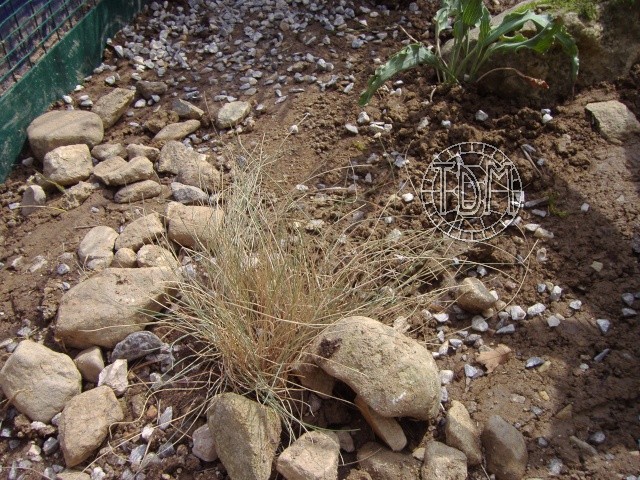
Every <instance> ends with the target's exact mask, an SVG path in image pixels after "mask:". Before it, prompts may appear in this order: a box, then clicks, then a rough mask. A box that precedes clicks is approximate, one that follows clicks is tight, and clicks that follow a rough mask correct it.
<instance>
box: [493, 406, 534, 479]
mask: <svg viewBox="0 0 640 480" xmlns="http://www.w3.org/2000/svg"><path fill="white" fill-rule="evenodd" d="M482 446H483V447H484V451H485V456H486V460H487V471H488V472H489V473H492V474H494V475H495V476H496V480H521V479H522V478H523V477H524V474H525V473H526V471H527V462H528V461H529V453H528V452H527V445H526V443H525V441H524V437H523V436H522V433H520V432H519V431H518V430H517V429H516V428H515V427H514V426H513V425H511V424H509V423H508V422H506V421H505V420H504V419H503V418H502V417H500V416H499V415H493V416H491V417H490V418H489V420H488V421H487V423H486V424H485V426H484V430H483V431H482Z"/></svg>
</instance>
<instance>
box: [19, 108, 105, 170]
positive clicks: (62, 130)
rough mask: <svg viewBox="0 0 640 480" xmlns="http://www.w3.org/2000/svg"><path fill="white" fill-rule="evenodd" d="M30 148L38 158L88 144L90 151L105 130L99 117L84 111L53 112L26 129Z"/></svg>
mask: <svg viewBox="0 0 640 480" xmlns="http://www.w3.org/2000/svg"><path fill="white" fill-rule="evenodd" d="M27 136H28V138H29V146H30V147H31V151H33V154H34V155H35V157H36V158H38V159H39V160H42V159H44V156H45V155H46V154H47V153H48V152H50V151H51V150H53V149H54V148H57V147H62V146H65V145H78V144H85V145H87V146H88V147H89V148H92V147H94V146H95V145H97V144H99V143H100V142H101V141H102V138H103V137H104V127H103V125H102V120H101V119H100V117H99V116H98V115H96V114H95V113H92V112H83V111H81V110H71V111H53V112H47V113H45V114H43V115H40V116H39V117H37V118H36V119H35V120H34V121H33V122H31V124H30V125H29V127H28V128H27Z"/></svg>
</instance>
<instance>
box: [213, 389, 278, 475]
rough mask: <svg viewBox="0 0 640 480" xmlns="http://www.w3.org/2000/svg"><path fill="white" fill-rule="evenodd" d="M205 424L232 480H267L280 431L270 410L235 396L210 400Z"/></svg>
mask: <svg viewBox="0 0 640 480" xmlns="http://www.w3.org/2000/svg"><path fill="white" fill-rule="evenodd" d="M207 424H208V425H209V430H210V431H211V434H212V435H213V438H214V439H215V443H216V451H217V453H218V456H219V458H220V461H221V462H222V464H223V465H224V467H225V468H226V469H227V473H228V474H229V477H230V478H231V479H232V480H268V479H269V477H270V476H271V465H272V463H273V459H274V457H275V453H276V448H277V447H278V444H279V443H280V433H281V430H282V427H281V425H280V419H279V417H278V415H277V414H276V413H275V411H273V410H272V409H270V408H268V407H266V406H264V405H260V404H259V403H257V402H254V401H253V400H250V399H248V398H246V397H243V396H240V395H237V394H235V393H223V394H222V395H218V396H216V397H214V398H213V399H212V401H211V404H210V407H209V410H208V412H207Z"/></svg>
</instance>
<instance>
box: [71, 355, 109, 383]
mask: <svg viewBox="0 0 640 480" xmlns="http://www.w3.org/2000/svg"><path fill="white" fill-rule="evenodd" d="M73 361H74V363H75V364H76V367H77V368H78V370H79V371H80V373H81V374H82V378H84V379H85V380H87V381H88V382H92V383H95V384H97V383H98V377H99V375H100V372H101V371H102V370H103V369H104V357H103V356H102V351H101V350H100V348H99V347H90V348H87V349H85V350H82V351H81V352H80V353H78V355H76V358H74V359H73Z"/></svg>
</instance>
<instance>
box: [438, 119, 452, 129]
mask: <svg viewBox="0 0 640 480" xmlns="http://www.w3.org/2000/svg"><path fill="white" fill-rule="evenodd" d="M440 125H442V126H443V127H444V128H451V120H442V122H440Z"/></svg>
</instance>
